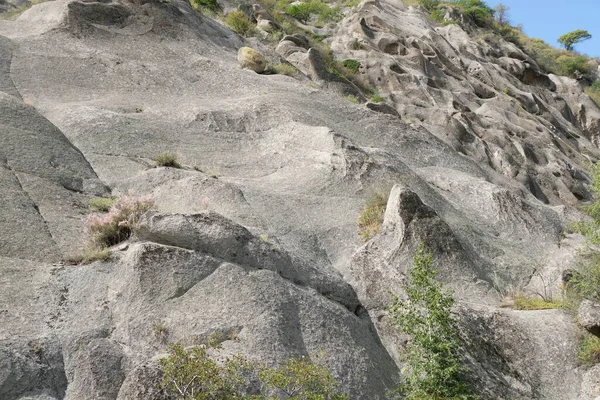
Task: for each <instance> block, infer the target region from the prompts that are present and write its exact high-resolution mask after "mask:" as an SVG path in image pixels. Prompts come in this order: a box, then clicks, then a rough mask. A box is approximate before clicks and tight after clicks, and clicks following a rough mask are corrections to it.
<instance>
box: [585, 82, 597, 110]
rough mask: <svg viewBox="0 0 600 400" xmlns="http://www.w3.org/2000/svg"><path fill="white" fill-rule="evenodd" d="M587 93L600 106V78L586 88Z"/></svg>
mask: <svg viewBox="0 0 600 400" xmlns="http://www.w3.org/2000/svg"><path fill="white" fill-rule="evenodd" d="M585 93H586V94H587V95H588V96H590V97H591V99H592V100H594V102H595V103H596V105H598V107H600V80H595V81H594V83H592V84H591V85H590V86H589V87H588V88H586V89H585Z"/></svg>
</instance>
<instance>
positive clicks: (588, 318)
mask: <svg viewBox="0 0 600 400" xmlns="http://www.w3.org/2000/svg"><path fill="white" fill-rule="evenodd" d="M577 321H578V322H579V324H580V325H581V326H582V327H584V328H585V329H586V330H587V331H588V332H590V333H591V334H592V335H596V336H600V304H598V303H594V302H592V301H590V300H583V301H582V302H581V304H580V305H579V309H578V310H577Z"/></svg>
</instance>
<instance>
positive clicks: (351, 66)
mask: <svg viewBox="0 0 600 400" xmlns="http://www.w3.org/2000/svg"><path fill="white" fill-rule="evenodd" d="M342 65H343V66H344V68H346V69H347V70H348V71H350V72H351V73H353V74H358V71H359V70H360V67H361V64H360V61H358V60H354V59H352V58H348V59H346V60H344V61H343V62H342Z"/></svg>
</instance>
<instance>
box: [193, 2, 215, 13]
mask: <svg viewBox="0 0 600 400" xmlns="http://www.w3.org/2000/svg"><path fill="white" fill-rule="evenodd" d="M192 2H193V3H194V4H195V5H196V6H197V7H201V8H206V9H207V10H210V11H213V12H217V11H219V10H220V9H221V6H220V5H219V3H218V2H217V0H192Z"/></svg>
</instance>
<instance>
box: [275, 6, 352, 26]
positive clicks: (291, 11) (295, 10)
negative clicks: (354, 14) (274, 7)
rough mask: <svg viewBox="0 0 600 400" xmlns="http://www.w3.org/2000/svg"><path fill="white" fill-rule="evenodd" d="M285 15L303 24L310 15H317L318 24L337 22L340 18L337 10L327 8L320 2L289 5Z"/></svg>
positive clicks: (335, 8)
mask: <svg viewBox="0 0 600 400" xmlns="http://www.w3.org/2000/svg"><path fill="white" fill-rule="evenodd" d="M285 13H286V14H288V15H290V16H291V17H293V18H295V19H297V20H298V21H300V22H302V23H304V24H305V23H306V22H307V21H308V20H309V19H310V17H311V16H312V15H318V20H319V22H328V21H337V20H339V18H340V16H341V14H340V9H339V8H337V7H329V6H328V5H327V4H325V3H322V2H320V1H309V2H306V3H300V4H294V5H291V6H289V7H288V8H287V9H286V10H285Z"/></svg>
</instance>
